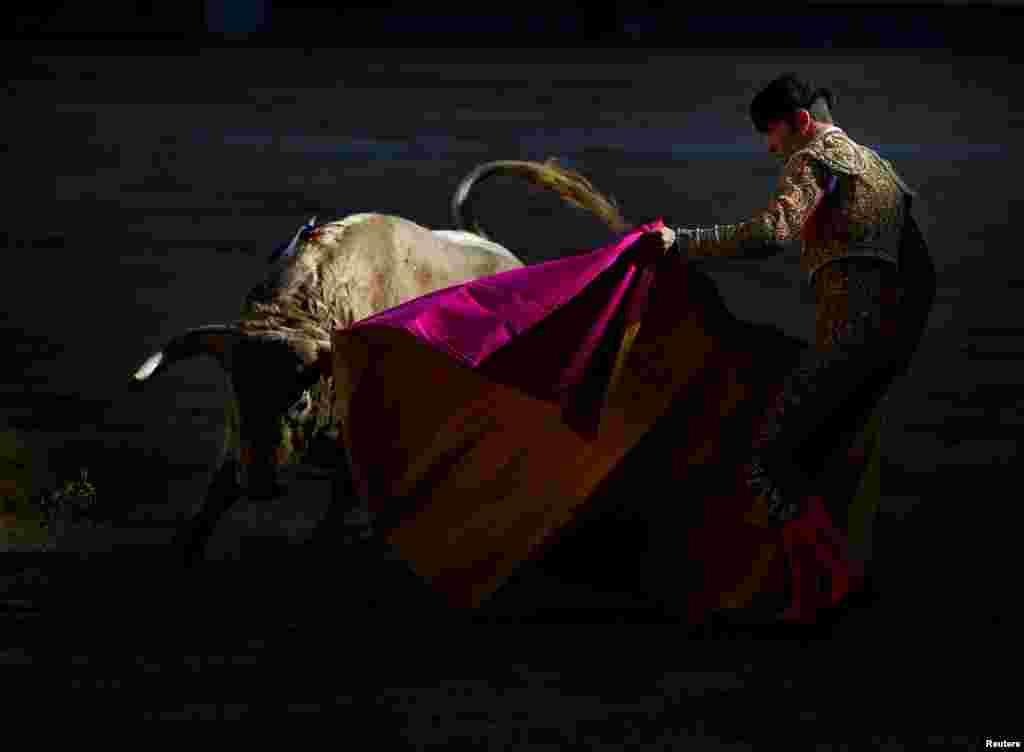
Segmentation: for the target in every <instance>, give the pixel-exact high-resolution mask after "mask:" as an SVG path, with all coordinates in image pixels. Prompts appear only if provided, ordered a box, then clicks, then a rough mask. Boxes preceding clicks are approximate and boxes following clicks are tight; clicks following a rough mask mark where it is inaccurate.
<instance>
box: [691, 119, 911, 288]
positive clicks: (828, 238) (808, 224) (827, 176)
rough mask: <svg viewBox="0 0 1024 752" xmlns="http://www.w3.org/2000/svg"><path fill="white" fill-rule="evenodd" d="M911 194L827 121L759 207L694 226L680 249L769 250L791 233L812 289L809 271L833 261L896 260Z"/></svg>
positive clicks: (724, 253) (731, 253) (698, 253)
mask: <svg viewBox="0 0 1024 752" xmlns="http://www.w3.org/2000/svg"><path fill="white" fill-rule="evenodd" d="M914 195H915V194H914V193H913V191H911V190H910V188H908V187H907V185H906V184H905V183H904V182H903V180H902V179H901V178H900V176H899V175H898V174H897V173H896V171H895V170H894V169H893V167H892V165H891V164H890V163H889V162H888V161H886V160H885V159H882V158H881V157H880V156H879V155H878V154H877V153H876V152H875V151H874V150H872V149H869V148H868V147H866V146H861V145H860V144H857V143H855V142H854V141H853V140H852V139H851V138H850V137H849V136H847V135H846V133H845V132H844V131H843V130H842V129H840V128H838V127H836V126H830V127H828V128H826V129H824V130H823V131H822V132H821V133H820V134H818V136H817V137H816V138H814V139H813V140H812V141H811V142H810V143H809V144H807V145H806V146H804V147H802V148H800V149H798V150H797V151H796V152H794V153H793V154H792V155H791V156H790V157H789V159H788V160H787V161H786V166H785V168H784V169H783V172H782V175H781V176H780V178H779V182H778V185H777V188H776V191H775V195H774V197H773V198H772V200H771V202H770V203H769V205H768V208H767V209H765V210H763V211H761V212H759V213H758V214H756V215H754V217H753V218H752V219H750V220H748V221H746V222H741V223H739V224H733V225H717V226H716V227H714V228H700V229H698V231H697V232H696V234H695V237H692V238H691V239H690V242H689V247H688V249H687V254H688V255H689V256H691V257H707V256H715V257H743V256H764V255H773V254H775V253H778V252H779V251H781V250H782V245H781V244H782V243H785V242H787V241H789V240H792V239H795V238H797V237H799V238H800V239H801V250H800V265H801V267H802V269H803V271H804V272H805V273H806V274H807V279H808V283H809V284H810V285H811V286H812V287H813V286H814V282H815V276H816V274H817V272H818V271H819V270H820V269H821V268H822V267H824V266H826V265H827V264H829V263H831V262H833V261H835V260H837V259H841V258H849V257H858V256H866V257H871V258H876V259H881V260H883V261H887V262H890V263H892V264H898V263H899V246H900V238H901V234H902V231H903V226H904V222H905V219H906V213H907V211H908V209H909V206H910V202H909V201H907V200H905V198H906V197H913V196H914Z"/></svg>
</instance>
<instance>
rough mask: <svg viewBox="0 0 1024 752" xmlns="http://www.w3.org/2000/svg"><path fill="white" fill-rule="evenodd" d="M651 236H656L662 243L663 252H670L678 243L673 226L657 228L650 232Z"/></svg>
mask: <svg viewBox="0 0 1024 752" xmlns="http://www.w3.org/2000/svg"><path fill="white" fill-rule="evenodd" d="M648 234H649V235H651V236H656V237H657V239H658V241H659V242H660V243H661V251H662V253H665V254H667V253H669V252H670V251H671V250H672V249H673V248H675V245H676V233H675V230H673V229H672V228H671V227H662V228H661V229H660V230H655V231H653V232H650V233H648Z"/></svg>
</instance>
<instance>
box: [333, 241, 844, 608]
mask: <svg viewBox="0 0 1024 752" xmlns="http://www.w3.org/2000/svg"><path fill="white" fill-rule="evenodd" d="M662 226H663V225H662V224H661V222H660V221H659V222H655V223H652V224H649V225H644V226H642V227H640V228H638V229H637V230H636V231H634V232H631V233H629V234H627V235H625V236H624V237H623V238H621V239H620V240H619V241H618V242H616V243H614V244H612V245H610V246H608V247H606V248H602V249H600V250H597V251H594V252H592V253H585V254H580V255H575V256H569V257H566V258H561V259H558V260H555V261H551V262H548V263H545V264H538V265H535V266H530V267H525V268H523V269H517V270H513V271H509V272H504V273H502V274H498V275H494V276H492V277H487V278H484V279H479V280H475V281H472V282H468V283H465V284H461V285H457V286H454V287H451V288H448V289H445V290H441V291H438V292H436V293H433V294H431V295H427V296H424V297H421V298H418V299H416V300H413V301H410V302H409V303H406V304H404V305H401V306H398V307H396V308H394V309H391V310H389V311H385V312H383V313H381V314H378V315H376V316H373V317H370V318H367V319H365V320H363V321H360V322H358V323H356V324H355V325H353V326H352V327H349V328H348V329H345V330H340V331H338V332H336V333H335V337H334V374H335V387H336V390H337V396H338V401H337V404H338V411H339V417H340V418H341V421H342V439H343V441H344V446H345V449H346V451H347V452H348V453H349V459H350V463H351V467H352V472H353V477H354V480H355V484H356V488H357V491H358V493H359V494H360V496H361V497H362V499H363V502H364V503H365V504H366V505H367V507H368V508H369V509H370V510H371V511H372V512H374V513H375V514H376V515H377V516H378V519H380V520H381V521H382V522H383V525H382V527H383V529H385V530H387V531H388V533H387V536H386V537H387V540H388V542H389V543H390V544H391V545H392V546H393V547H394V549H395V550H396V551H397V552H398V553H399V554H400V555H401V556H402V558H403V559H404V560H405V561H406V562H407V563H408V564H409V565H410V567H411V568H412V569H413V571H415V572H416V573H417V574H418V575H419V576H420V577H421V578H422V579H423V580H424V581H425V582H427V583H429V584H430V585H431V586H432V587H433V588H434V589H435V590H436V591H437V592H438V593H440V594H441V595H443V596H444V597H445V598H446V599H447V600H448V602H449V603H450V604H452V605H453V606H457V607H470V608H472V607H476V606H478V605H479V604H480V603H481V602H482V600H484V599H485V598H487V597H488V596H489V595H490V594H491V593H493V592H494V591H495V590H496V589H497V588H498V587H499V586H500V585H501V583H502V582H503V581H504V580H505V579H506V578H507V577H508V576H510V575H511V574H512V573H513V572H514V570H515V569H516V568H517V567H518V565H519V564H520V563H521V562H522V561H523V560H525V559H527V558H529V557H531V556H534V555H535V554H536V553H538V552H539V551H540V550H542V548H543V547H544V545H545V544H546V543H547V542H549V541H550V540H551V539H552V538H554V537H556V536H557V533H558V531H559V530H561V529H563V528H565V527H566V526H567V525H569V524H570V523H571V522H572V520H573V518H574V516H575V515H576V513H577V511H578V510H579V509H580V507H581V505H584V504H585V503H586V502H587V501H588V499H589V498H590V497H591V496H592V495H593V494H594V493H595V492H599V487H600V486H601V484H602V482H604V481H606V480H607V479H608V478H609V477H610V476H611V475H612V474H613V472H614V471H615V470H616V467H617V465H619V463H620V462H621V460H622V459H623V458H624V457H625V455H626V454H627V453H628V452H629V451H630V450H631V449H632V448H633V447H635V446H636V445H637V443H638V442H639V441H640V440H641V439H642V438H643V437H644V436H645V434H647V433H648V432H649V431H650V430H651V428H652V427H653V426H654V424H655V423H656V422H657V421H658V419H659V418H661V417H662V416H663V415H665V414H666V413H668V412H669V410H670V409H676V408H674V407H673V405H674V404H676V405H684V407H685V405H688V404H691V403H692V404H694V405H695V406H696V408H697V410H698V412H697V413H691V417H690V418H689V419H688V420H687V422H686V423H684V424H680V428H679V433H678V440H677V442H676V444H677V447H676V449H674V450H673V453H674V455H673V456H674V459H673V460H671V462H670V463H669V464H668V465H666V466H665V472H664V477H663V480H666V481H668V480H669V478H670V477H671V476H672V473H673V472H677V473H679V472H682V473H684V477H683V478H681V479H680V480H681V481H682V482H683V483H684V484H685V468H686V467H687V465H688V464H690V463H693V462H702V461H704V459H702V458H709V457H713V456H715V454H716V453H717V452H721V451H724V450H723V449H722V448H721V447H723V446H724V442H723V439H722V438H721V436H719V435H718V434H720V433H721V429H722V426H723V425H724V424H723V420H725V419H727V418H728V415H729V414H732V413H733V412H735V411H737V410H739V409H740V406H742V404H743V403H744V401H745V400H746V401H749V400H750V399H752V398H755V397H756V395H757V393H758V390H757V388H756V387H755V386H754V381H753V380H752V379H751V378H748V377H747V376H744V375H742V374H744V373H745V372H746V371H745V369H747V368H749V365H745V363H746V361H748V360H749V352H747V351H746V350H745V349H744V348H745V345H744V339H743V337H742V336H740V335H737V336H735V337H734V336H732V335H731V334H728V332H731V331H732V329H730V328H729V327H730V326H731V325H729V324H728V323H725V324H723V323H722V321H721V320H716V322H714V325H713V326H712V325H711V322H708V321H704V320H702V318H701V313H700V310H699V309H692V308H691V310H690V311H689V312H688V313H687V312H686V307H685V306H680V305H679V304H678V300H673V299H672V298H673V295H672V290H674V289H677V288H676V287H675V286H676V285H677V284H681V283H680V282H679V281H677V280H675V279H672V278H671V277H672V275H674V274H678V275H683V277H685V275H686V273H687V271H686V267H685V265H680V264H677V263H676V264H671V265H669V266H670V267H671V268H672V269H673V271H671V272H668V271H667V268H668V267H666V266H665V265H661V266H660V267H659V268H661V269H666V274H667V275H668V278H669V279H668V281H667V284H666V289H667V290H668V292H667V293H666V294H665V295H663V296H661V298H660V301H661V302H660V303H659V305H660V308H659V310H658V311H656V312H655V314H656V315H653V316H649V317H648V318H647V319H646V320H644V321H643V326H642V327H641V326H640V322H641V320H643V319H644V314H645V311H646V309H647V307H648V303H649V293H650V291H651V286H652V282H653V278H654V269H655V267H656V266H658V260H659V259H660V258H661V254H660V249H659V247H658V246H659V245H660V243H659V242H638V241H640V239H641V238H642V236H643V235H644V234H645V233H648V232H651V231H653V230H656V229H658V228H660V227H662ZM684 286H685V285H684ZM684 302H685V301H684ZM693 305H697V306H699V305H700V304H699V303H696V302H695V303H694V304H693ZM730 347H732V349H730ZM737 348H738V349H737ZM748 373H749V372H748ZM708 379H711V381H708ZM680 399H682V400H683V402H680V401H679V400H680ZM687 409H689V408H687ZM716 447H717V448H716ZM673 468H674V471H673ZM658 470H659V471H660V468H658ZM643 480H644V481H648V480H656V478H654V479H652V478H644V479H643ZM679 487H680V488H682V489H685V490H684V491H683V492H684V493H686V494H688V495H690V496H693V498H692V499H685V498H684V499H682V500H681V502H685V501H690V502H691V503H703V499H701V498H698V497H697V495H694V489H693V488H687V486H686V485H681V486H679ZM730 494H732V496H729V495H730ZM712 495H714V493H713V492H712ZM719 495H720V496H722V497H723V498H725V497H728V498H729V499H731V501H730V502H729V504H724V503H718V504H714V505H713V506H715V508H716V509H718V510H719V516H722V515H725V516H724V517H722V520H721V521H720V522H715V524H714V525H711V524H710V523H709V524H708V526H707V531H706V532H708V533H710V532H711V531H712V530H715V537H716V539H717V540H719V544H718V545H714V546H712V547H711V548H709V549H708V550H707V551H706V552H702V553H699V554H696V555H698V556H699V557H700V558H702V559H703V560H704V562H705V563H704V565H703V569H704V570H705V573H706V574H705V583H704V584H705V586H706V591H707V593H708V594H713V593H718V595H708V596H707V597H705V595H700V596H699V597H697V598H696V599H695V600H694V601H693V603H694V604H697V605H695V606H694V608H696V609H699V610H704V609H706V608H712V607H714V605H713V602H717V603H721V602H727V603H729V602H737V603H739V602H740V601H742V600H744V599H746V598H748V597H749V595H750V593H751V592H753V590H752V589H755V588H760V589H763V588H769V589H771V588H773V587H777V586H778V584H779V583H780V582H781V581H782V580H783V575H782V569H781V568H782V567H783V566H784V559H785V558H786V557H785V555H783V552H784V550H786V551H788V547H787V548H786V549H784V546H783V544H784V536H783V535H782V533H781V532H780V531H779V530H770V529H762V528H759V527H751V526H750V525H747V524H745V523H743V521H742V518H743V516H744V514H746V510H747V508H748V507H749V501H748V500H745V499H744V497H743V494H742V492H740V493H739V495H736V494H735V493H734V491H733V489H731V488H724V487H723V488H722V489H720V490H719ZM726 518H728V519H726ZM715 525H717V527H715ZM812 526H813V525H812ZM808 532H810V531H808ZM701 537H706V536H701ZM789 537H790V536H786V538H785V540H786V541H788V540H789ZM805 537H806V536H805ZM727 539H728V540H727ZM680 543H682V541H680ZM709 543H710V542H709ZM808 545H811V544H810V542H808ZM698 548H699V547H698ZM694 551H695V552H696V551H697V548H695V549H694ZM789 558H790V559H792V556H790V557H789ZM808 566H809V567H812V568H813V567H814V564H813V563H808V564H807V565H806V566H805V568H804V572H806V573H807V574H808V575H810V574H811V572H810V571H809V570H808V569H807V568H806V567H808ZM839 566H840V567H841V563H840V564H839ZM754 583H761V584H758V585H755V584H754ZM737 594H739V595H737ZM680 597H681V598H683V599H685V598H686V597H687V596H686V594H685V593H680ZM704 601H707V604H705V603H704Z"/></svg>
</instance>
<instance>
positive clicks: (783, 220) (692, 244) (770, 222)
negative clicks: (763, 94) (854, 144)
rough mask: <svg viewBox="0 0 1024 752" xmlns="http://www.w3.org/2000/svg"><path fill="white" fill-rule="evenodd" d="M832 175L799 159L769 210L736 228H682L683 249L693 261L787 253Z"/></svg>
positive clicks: (790, 167) (678, 234)
mask: <svg viewBox="0 0 1024 752" xmlns="http://www.w3.org/2000/svg"><path fill="white" fill-rule="evenodd" d="M829 179H830V175H829V174H828V172H826V170H825V169H824V168H823V167H822V166H821V165H820V164H819V163H817V162H815V161H814V160H811V159H809V158H807V157H804V156H798V157H795V158H793V159H791V160H790V161H789V163H788V164H787V165H786V168H785V170H784V171H783V172H782V175H781V176H780V177H779V182H778V185H777V186H776V189H775V195H774V196H773V197H772V200H771V201H770V202H769V204H768V208H767V209H764V210H763V211H760V212H758V213H757V214H755V215H754V216H753V217H752V218H751V219H750V220H748V221H746V222H740V223H739V224H734V225H714V226H713V227H698V228H685V227H682V228H678V229H676V238H677V243H678V245H679V250H680V251H681V252H682V253H684V254H685V255H686V256H687V257H689V258H709V257H717V258H762V257H766V256H774V255H775V254H777V253H779V252H780V251H782V250H783V243H786V242H788V241H790V240H792V239H793V238H796V237H798V236H799V234H800V231H801V229H802V228H803V226H804V224H805V223H806V222H807V219H808V217H810V215H811V213H812V212H813V211H814V210H815V209H816V208H817V207H818V204H820V203H821V200H822V198H824V196H825V193H826V187H828V186H829Z"/></svg>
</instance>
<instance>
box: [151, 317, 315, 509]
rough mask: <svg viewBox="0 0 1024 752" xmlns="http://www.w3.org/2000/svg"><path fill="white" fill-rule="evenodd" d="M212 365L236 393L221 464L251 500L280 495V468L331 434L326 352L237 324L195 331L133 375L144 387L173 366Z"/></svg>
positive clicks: (302, 456)
mask: <svg viewBox="0 0 1024 752" xmlns="http://www.w3.org/2000/svg"><path fill="white" fill-rule="evenodd" d="M196 356H209V357H212V358H214V359H215V360H216V361H217V362H218V363H219V364H220V365H221V367H222V368H223V369H224V371H225V372H226V374H227V376H228V382H229V385H230V387H231V389H230V391H231V395H230V397H229V400H228V405H227V411H226V415H225V446H224V456H223V458H222V462H223V463H224V464H226V465H230V466H231V469H232V470H233V475H234V477H233V481H234V483H235V485H236V488H237V489H238V490H239V491H241V492H243V493H245V494H246V495H247V496H249V497H250V498H253V499H267V498H273V497H275V496H278V495H280V494H281V492H282V490H283V489H282V486H281V484H280V481H279V473H278V469H279V468H280V467H281V466H282V465H286V464H289V463H294V462H298V461H301V460H303V459H305V457H306V455H307V452H308V450H309V448H310V446H311V443H312V441H313V439H314V437H315V436H317V435H318V433H319V432H320V431H322V430H325V429H326V430H330V429H331V428H333V420H332V415H331V409H330V401H331V393H330V391H331V389H330V383H331V377H330V370H329V368H330V349H329V347H328V346H327V345H323V344H321V345H316V344H310V343H308V342H300V341H295V340H288V339H285V338H281V337H270V336H266V335H252V334H247V333H245V332H244V331H243V330H242V329H240V328H239V327H238V326H236V325H213V326H205V327H200V328H197V329H190V330H188V331H186V332H185V333H184V334H182V335H180V336H178V337H175V338H174V339H172V340H171V341H170V342H168V343H167V344H166V346H165V347H164V348H163V349H162V350H161V351H159V352H157V353H155V354H153V355H151V356H150V357H149V358H148V359H147V360H146V361H145V363H143V364H142V366H141V367H140V368H139V369H138V370H137V371H136V372H135V374H134V375H133V377H132V382H133V383H134V384H135V385H140V384H142V383H144V382H146V381H148V380H149V379H151V378H152V377H153V376H154V375H156V374H158V373H160V372H162V371H164V370H166V369H167V368H169V367H171V366H172V365H174V364H175V363H177V362H179V361H182V360H186V359H189V358H193V357H196Z"/></svg>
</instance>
